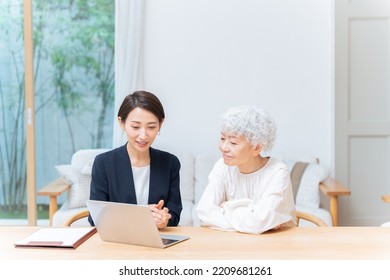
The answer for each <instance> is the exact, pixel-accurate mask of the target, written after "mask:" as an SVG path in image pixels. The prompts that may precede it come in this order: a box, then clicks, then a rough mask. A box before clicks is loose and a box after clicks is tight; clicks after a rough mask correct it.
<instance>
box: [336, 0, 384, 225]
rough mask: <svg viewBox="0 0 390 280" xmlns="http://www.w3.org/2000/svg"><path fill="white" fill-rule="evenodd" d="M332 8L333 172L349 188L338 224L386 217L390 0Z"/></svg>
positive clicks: (358, 1) (365, 222)
mask: <svg viewBox="0 0 390 280" xmlns="http://www.w3.org/2000/svg"><path fill="white" fill-rule="evenodd" d="M335 8H336V63H335V65H336V70H335V73H336V83H335V89H336V96H335V101H336V105H335V114H336V118H335V119H336V133H335V135H336V143H335V148H336V149H335V150H336V177H337V178H338V179H339V180H340V181H341V182H342V183H344V184H345V185H347V186H348V187H350V188H351V191H352V193H351V196H350V197H348V198H342V199H341V201H340V203H341V205H340V224H341V225H356V226H357V225H363V226H364V225H366V226H377V225H380V224H381V223H383V222H385V221H387V220H390V215H389V213H390V212H389V207H388V205H385V203H384V202H382V200H381V195H383V194H385V193H390V180H389V175H388V173H390V172H389V167H390V151H389V141H390V118H389V113H390V92H389V84H390V79H389V77H390V75H389V74H390V45H389V44H390V41H389V39H390V1H372V0H355V1H353V0H352V1H348V0H341V1H339V0H338V1H335Z"/></svg>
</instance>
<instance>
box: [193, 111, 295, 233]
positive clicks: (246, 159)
mask: <svg viewBox="0 0 390 280" xmlns="http://www.w3.org/2000/svg"><path fill="white" fill-rule="evenodd" d="M275 136H276V127H275V124H274V122H273V120H272V119H271V118H270V117H269V116H268V114H267V113H266V112H265V111H263V110H261V109H259V108H256V107H251V106H239V107H234V108H231V109H229V110H228V111H227V112H226V113H225V114H223V115H222V122H221V139H220V143H219V149H220V151H221V153H222V158H220V159H219V160H218V161H217V162H216V164H215V165H214V168H213V169H212V171H211V173H210V174H209V178H208V185H207V187H206V188H205V191H204V192H203V195H202V197H201V199H200V201H199V203H198V206H197V213H198V217H199V219H200V221H201V224H202V226H205V227H210V228H214V229H219V230H224V231H238V232H245V233H252V234H260V233H263V232H265V231H268V230H271V229H278V228H280V227H282V226H294V225H295V205H294V197H293V192H292V187H291V179H290V172H289V169H288V167H287V166H286V164H284V163H283V162H282V161H280V160H278V159H276V158H273V157H265V156H262V152H264V151H268V150H270V149H271V148H272V146H273V144H274V141H275Z"/></svg>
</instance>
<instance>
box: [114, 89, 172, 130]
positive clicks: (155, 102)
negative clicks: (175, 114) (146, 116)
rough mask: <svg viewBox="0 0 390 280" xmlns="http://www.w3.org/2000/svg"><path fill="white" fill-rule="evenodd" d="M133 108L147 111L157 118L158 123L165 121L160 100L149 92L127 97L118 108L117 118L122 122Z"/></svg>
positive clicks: (141, 91) (135, 93) (138, 92)
mask: <svg viewBox="0 0 390 280" xmlns="http://www.w3.org/2000/svg"><path fill="white" fill-rule="evenodd" d="M135 108H141V109H145V110H148V111H149V112H151V113H153V114H154V115H155V116H156V117H157V118H158V120H159V122H160V123H162V122H163V120H164V119H165V113H164V108H163V106H162V104H161V102H160V100H159V99H158V98H157V96H155V95H154V94H153V93H151V92H147V91H143V90H140V91H135V92H134V93H132V94H129V95H127V96H126V97H125V99H124V100H123V102H122V105H121V107H120V108H119V111H118V117H120V118H121V121H122V122H124V121H125V120H126V118H127V116H128V115H129V114H130V112H131V111H132V110H134V109H135Z"/></svg>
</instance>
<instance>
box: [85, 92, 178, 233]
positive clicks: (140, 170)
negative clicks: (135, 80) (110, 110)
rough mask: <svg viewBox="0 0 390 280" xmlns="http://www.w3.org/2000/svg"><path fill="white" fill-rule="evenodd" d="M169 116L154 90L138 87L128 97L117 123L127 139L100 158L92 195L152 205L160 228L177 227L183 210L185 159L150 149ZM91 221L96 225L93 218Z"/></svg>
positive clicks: (96, 165)
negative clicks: (122, 144)
mask: <svg viewBox="0 0 390 280" xmlns="http://www.w3.org/2000/svg"><path fill="white" fill-rule="evenodd" d="M164 118H165V113H164V109H163V106H162V104H161V102H160V100H159V99H158V98H157V97H156V96H155V95H154V94H152V93H150V92H146V91H136V92H134V93H133V94H130V95H128V96H126V97H125V99H124V100H123V103H122V105H121V107H120V108H119V111H118V122H119V125H120V127H121V128H122V130H123V133H125V134H126V136H127V143H126V145H124V146H121V147H119V148H116V149H113V150H111V151H109V152H106V153H103V154H100V155H98V156H97V157H96V158H95V161H94V164H93V167H92V182H91V193H90V199H92V200H103V201H113V202H121V203H131V204H140V205H149V207H150V209H151V211H152V214H153V217H154V219H155V222H156V226H157V227H158V228H164V227H166V226H177V225H178V223H179V220H180V213H181V210H182V203H181V196H180V189H179V184H180V177H179V171H180V162H179V160H178V158H177V157H176V156H174V155H172V154H170V153H168V152H165V151H161V150H157V149H154V148H152V147H151V146H152V144H153V142H154V140H155V139H156V137H157V135H158V134H159V132H160V129H161V126H162V124H163V122H164ZM123 219H126V217H123ZM89 222H90V223H91V225H93V221H92V219H91V217H89Z"/></svg>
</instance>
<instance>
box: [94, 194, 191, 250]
mask: <svg viewBox="0 0 390 280" xmlns="http://www.w3.org/2000/svg"><path fill="white" fill-rule="evenodd" d="M86 203H87V207H88V210H89V213H90V215H91V217H92V219H93V221H94V223H95V226H96V229H97V232H98V234H99V236H100V238H101V239H102V240H103V241H108V242H117V243H124V244H132V245H139V246H147V247H154V248H167V247H169V246H172V245H174V244H177V243H179V242H182V241H184V240H187V239H189V237H188V236H182V235H171V234H160V233H159V231H158V228H157V227H156V224H155V222H154V219H153V216H152V212H151V211H150V208H149V207H148V206H146V205H135V204H128V203H119V202H109V201H98V200H87V202H86Z"/></svg>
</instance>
